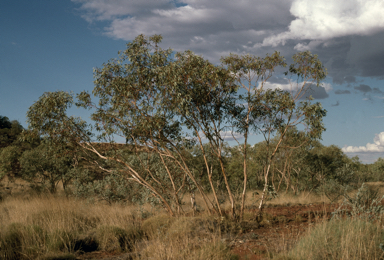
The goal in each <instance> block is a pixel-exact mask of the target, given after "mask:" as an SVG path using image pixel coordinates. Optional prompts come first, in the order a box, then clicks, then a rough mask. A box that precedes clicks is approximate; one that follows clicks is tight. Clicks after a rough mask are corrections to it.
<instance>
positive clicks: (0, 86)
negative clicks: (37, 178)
mask: <svg viewBox="0 0 384 260" xmlns="http://www.w3.org/2000/svg"><path fill="white" fill-rule="evenodd" d="M383 13H384V2H383V1H381V0H365V1H363V0H340V1H333V0H291V1H280V0H270V1H263V0H252V1H251V0H239V1H230V0H221V1H219V0H210V1H203V0H200V1H199V0H180V1H168V0H140V1H139V0H131V1H122V0H114V1H107V0H74V1H70V0H61V1H52V0H33V1H31V0H4V1H0V115H2V116H7V117H9V118H10V119H11V120H18V121H19V122H21V123H22V124H23V125H24V126H25V127H26V126H27V125H26V122H25V121H26V118H25V114H26V112H27V110H28V108H29V106H31V105H32V104H33V102H34V101H36V100H37V99H38V98H39V97H40V96H41V95H42V94H43V93H44V92H46V91H56V90H65V91H73V92H74V93H78V92H80V91H82V90H88V91H91V90H92V89H93V74H92V71H93V68H94V67H101V66H102V64H103V62H106V61H108V60H109V59H111V58H114V57H117V51H119V50H123V49H125V44H126V43H127V42H128V41H130V40H132V39H134V38H135V37H136V36H137V35H139V34H145V35H148V36H149V35H152V34H155V33H156V34H162V35H163V37H164V40H163V43H162V47H164V48H168V47H171V48H173V49H174V50H175V51H183V50H186V49H190V50H192V51H194V52H195V53H196V54H199V55H202V56H204V58H206V59H209V60H210V61H212V62H215V63H217V62H218V61H219V59H220V57H221V56H224V55H228V54H229V53H230V52H232V53H238V54H242V53H250V54H253V55H257V56H261V57H262V56H264V55H265V54H266V53H272V52H273V51H274V50H278V51H280V52H281V54H282V55H284V56H285V57H286V58H287V60H288V62H289V57H291V56H292V55H293V54H294V53H296V52H297V51H301V50H310V51H311V52H312V53H315V54H318V55H319V58H320V59H321V60H322V62H323V64H324V65H325V66H326V67H327V69H328V72H329V75H328V77H327V80H326V81H325V82H324V85H323V86H322V87H321V88H319V89H317V90H316V92H315V93H314V95H313V96H314V97H315V98H316V100H315V101H319V102H321V103H322V104H323V106H324V107H325V108H326V109H327V110H328V114H327V117H326V118H325V120H324V122H325V126H326V128H327V131H326V132H325V133H324V134H323V141H322V142H323V144H325V145H331V144H335V145H337V146H339V147H341V148H343V150H344V152H346V153H347V154H348V155H349V156H354V155H358V156H359V157H360V159H361V160H362V161H363V162H367V163H368V162H373V161H374V160H376V159H377V158H378V157H384V86H383V83H384V45H383V44H382V42H383V41H384V16H383V15H382V14H383ZM272 83H273V84H275V86H277V85H280V86H281V88H284V84H285V82H284V80H278V79H274V80H272ZM70 112H71V113H74V114H77V115H80V116H82V117H85V118H86V117H87V116H88V114H87V113H86V112H84V111H82V110H77V109H71V111H70ZM258 140H259V139H258V138H254V141H258Z"/></svg>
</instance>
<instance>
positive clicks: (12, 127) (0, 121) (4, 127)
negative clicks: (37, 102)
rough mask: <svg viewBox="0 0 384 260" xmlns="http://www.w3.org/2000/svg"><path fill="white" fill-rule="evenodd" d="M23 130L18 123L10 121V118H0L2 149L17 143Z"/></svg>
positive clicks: (0, 142) (0, 145)
mask: <svg viewBox="0 0 384 260" xmlns="http://www.w3.org/2000/svg"><path fill="white" fill-rule="evenodd" d="M23 129H24V128H23V126H22V125H21V124H20V123H19V122H18V121H16V120H13V121H9V118H8V117H6V116H0V149H1V148H3V147H7V146H8V145H11V144H12V143H13V142H15V141H16V140H17V138H18V136H19V135H20V133H21V132H22V131H23Z"/></svg>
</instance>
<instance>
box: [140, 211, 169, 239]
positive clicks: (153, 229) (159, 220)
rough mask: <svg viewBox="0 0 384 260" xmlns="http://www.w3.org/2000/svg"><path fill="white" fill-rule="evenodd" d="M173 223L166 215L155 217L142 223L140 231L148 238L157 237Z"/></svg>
mask: <svg viewBox="0 0 384 260" xmlns="http://www.w3.org/2000/svg"><path fill="white" fill-rule="evenodd" d="M174 221H175V219H174V218H173V217H170V216H169V215H166V214H159V215H155V216H152V217H150V218H147V219H146V220H144V221H143V223H142V225H141V230H142V231H143V233H144V234H145V235H146V236H147V237H149V238H152V237H157V236H159V235H164V234H165V233H166V232H167V230H168V228H169V227H170V226H171V224H172V223H173V222H174Z"/></svg>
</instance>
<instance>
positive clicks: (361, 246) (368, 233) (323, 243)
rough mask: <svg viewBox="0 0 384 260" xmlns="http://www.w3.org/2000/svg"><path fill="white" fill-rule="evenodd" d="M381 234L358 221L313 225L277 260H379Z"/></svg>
mask: <svg viewBox="0 0 384 260" xmlns="http://www.w3.org/2000/svg"><path fill="white" fill-rule="evenodd" d="M383 235H384V234H383V231H382V230H381V228H380V227H379V226H378V225H376V224H375V223H371V222H367V221H364V220H361V219H351V218H348V219H343V220H337V219H334V220H331V221H329V222H324V223H321V224H318V225H316V226H315V227H314V228H313V229H312V230H310V231H309V233H308V234H307V235H305V236H304V237H302V238H301V239H300V240H299V241H298V243H297V244H296V246H295V247H294V248H293V249H291V250H290V251H289V252H288V254H286V255H285V256H284V257H283V256H280V257H278V259H309V260H321V259H348V260H351V259H356V260H358V259H366V260H368V259H381V258H382V257H383V255H384V254H383V253H384V252H383V251H382V250H381V249H380V242H382V241H383Z"/></svg>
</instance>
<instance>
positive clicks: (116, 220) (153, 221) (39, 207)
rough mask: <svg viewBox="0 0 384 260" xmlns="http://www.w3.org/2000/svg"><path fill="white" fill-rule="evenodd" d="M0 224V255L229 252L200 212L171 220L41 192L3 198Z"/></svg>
mask: <svg viewBox="0 0 384 260" xmlns="http://www.w3.org/2000/svg"><path fill="white" fill-rule="evenodd" d="M144 210H145V207H144ZM144 215H145V216H148V215H153V216H152V217H150V218H147V219H143V218H142V216H144ZM0 223H1V226H0V259H45V260H47V259H75V257H76V256H77V255H78V254H79V253H80V252H91V251H96V250H97V251H107V252H132V251H136V252H137V258H138V259H149V258H151V257H152V259H230V256H231V254H230V253H229V250H228V247H227V246H226V245H225V244H224V243H222V242H221V238H220V237H221V236H220V232H219V231H220V227H219V226H218V225H216V226H215V225H214V224H213V221H211V220H209V218H208V217H207V216H204V214H202V215H201V216H200V217H179V218H174V217H170V216H168V215H164V214H155V213H154V212H149V213H148V211H145V214H143V207H141V208H139V207H134V206H122V205H112V206H111V205H103V204H89V203H87V202H86V201H81V200H76V199H71V198H65V197H57V196H49V197H47V196H45V197H34V198H30V199H28V200H25V199H21V198H8V199H6V200H5V201H3V202H1V203H0ZM202 239H204V243H202ZM63 257H64V258H63Z"/></svg>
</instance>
